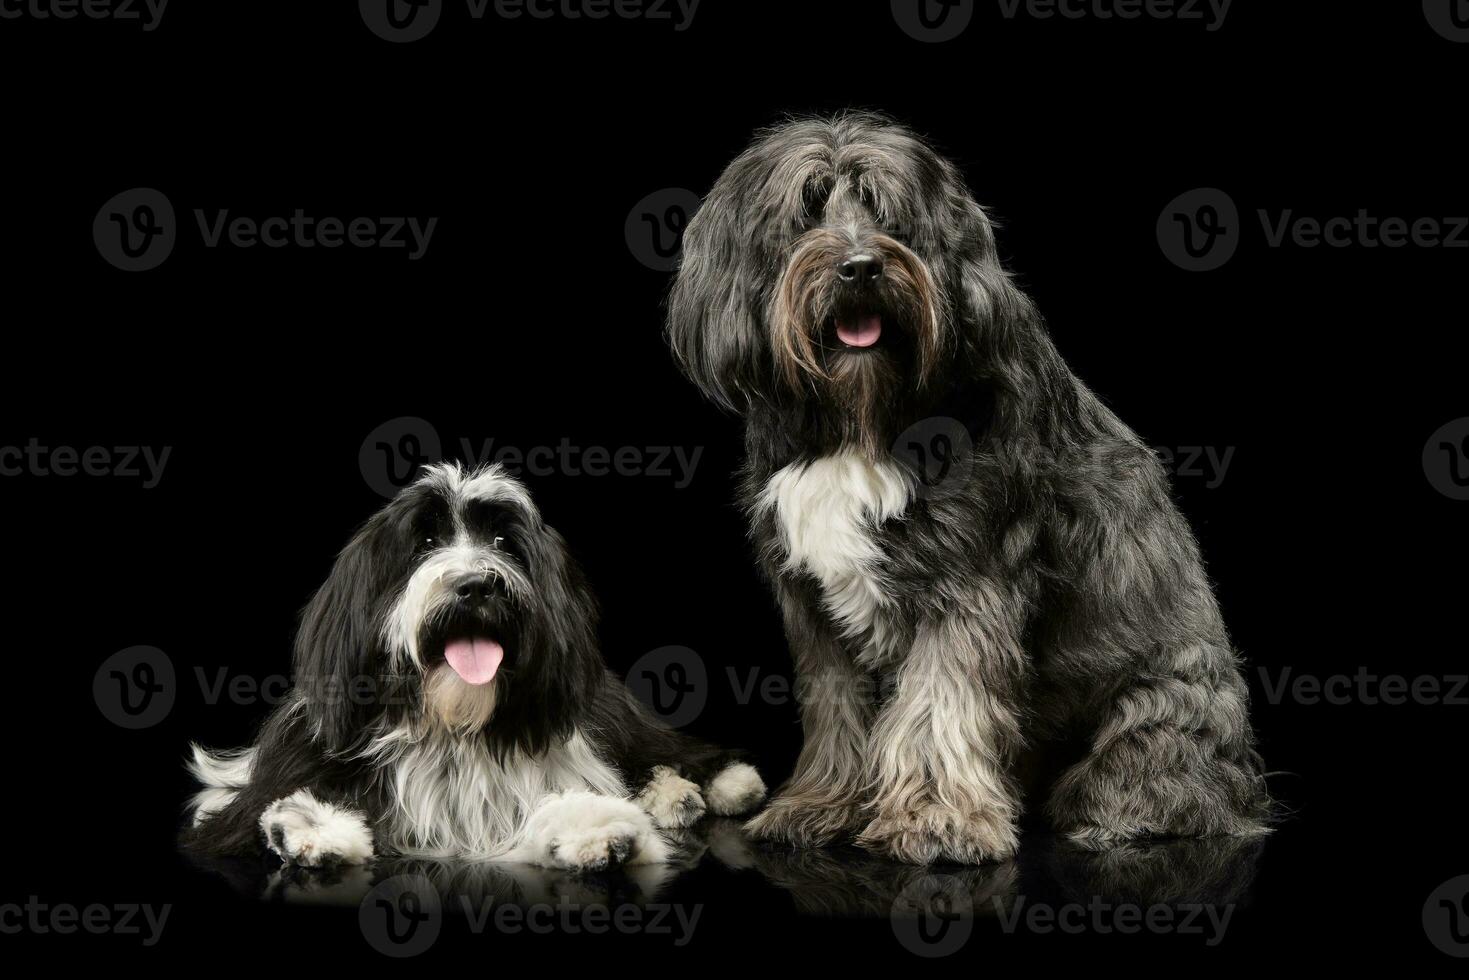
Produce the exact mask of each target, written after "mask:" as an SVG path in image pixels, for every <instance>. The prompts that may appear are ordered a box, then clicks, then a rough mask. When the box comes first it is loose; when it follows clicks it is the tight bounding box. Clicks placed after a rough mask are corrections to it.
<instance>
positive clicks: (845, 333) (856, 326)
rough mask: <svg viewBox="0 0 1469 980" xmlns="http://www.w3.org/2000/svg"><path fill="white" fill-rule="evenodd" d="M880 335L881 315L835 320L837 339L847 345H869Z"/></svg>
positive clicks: (875, 341)
mask: <svg viewBox="0 0 1469 980" xmlns="http://www.w3.org/2000/svg"><path fill="white" fill-rule="evenodd" d="M881 336H882V317H880V316H878V315H877V314H875V313H874V314H872V315H870V316H864V317H858V318H857V321H856V322H855V323H854V322H852V321H851V320H838V321H837V339H838V340H840V341H841V342H842V343H844V344H846V345H847V346H848V347H871V346H872V345H873V344H875V343H877V338H878V337H881Z"/></svg>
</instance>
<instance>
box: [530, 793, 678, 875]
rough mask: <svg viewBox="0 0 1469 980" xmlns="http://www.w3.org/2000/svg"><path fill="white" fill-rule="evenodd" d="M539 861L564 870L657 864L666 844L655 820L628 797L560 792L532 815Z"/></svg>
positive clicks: (665, 854)
mask: <svg viewBox="0 0 1469 980" xmlns="http://www.w3.org/2000/svg"><path fill="white" fill-rule="evenodd" d="M529 829H530V833H531V835H532V838H533V839H534V840H535V841H537V842H538V843H537V846H536V850H537V851H538V853H537V855H536V860H537V863H540V864H543V865H545V866H546V867H550V868H561V869H563V870H566V871H578V872H585V871H605V870H607V869H608V868H613V867H617V866H618V865H624V864H627V865H638V864H661V863H664V862H666V861H667V860H668V844H667V842H665V841H664V840H663V838H662V837H660V836H659V835H658V831H657V830H656V829H655V828H654V826H653V820H652V818H651V817H650V816H648V814H647V813H645V812H643V810H642V809H641V808H640V807H638V806H637V804H635V803H633V802H632V801H631V800H620V799H617V798H615V797H611V796H600V795H598V794H596V793H587V792H573V793H563V794H561V795H560V796H553V797H550V798H548V799H547V800H545V801H544V802H543V803H542V804H541V806H540V807H539V808H538V809H537V810H536V812H535V813H534V814H533V815H532V817H531V826H530V828H529Z"/></svg>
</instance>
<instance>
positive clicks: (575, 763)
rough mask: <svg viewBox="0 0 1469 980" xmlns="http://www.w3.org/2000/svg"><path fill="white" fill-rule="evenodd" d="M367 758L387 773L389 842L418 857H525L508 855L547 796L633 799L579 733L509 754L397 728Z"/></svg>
mask: <svg viewBox="0 0 1469 980" xmlns="http://www.w3.org/2000/svg"><path fill="white" fill-rule="evenodd" d="M368 757H369V758H371V759H372V760H373V761H374V763H375V764H376V765H378V766H380V767H381V768H382V770H383V775H384V777H385V778H386V779H387V790H388V794H389V797H390V800H391V804H392V806H391V810H390V812H389V814H388V822H389V833H390V834H391V840H390V841H389V843H390V844H391V845H392V846H393V847H394V848H395V849H397V850H398V851H401V852H402V853H403V854H405V855H410V856H414V857H437V858H451V857H460V858H480V859H494V858H503V859H506V860H518V859H517V858H507V857H506V855H507V854H509V853H510V852H511V851H513V850H515V849H516V848H518V847H519V846H520V844H521V841H522V838H523V835H524V834H525V832H526V829H525V828H526V823H527V820H528V819H529V817H530V815H531V813H532V812H533V811H534V810H535V808H536V807H537V806H539V804H540V801H541V800H543V799H544V798H545V797H546V796H548V795H552V794H560V793H565V792H572V791H590V792H593V793H598V794H601V795H604V796H610V797H617V798H621V799H622V800H623V801H624V802H626V797H627V795H628V794H627V788H626V787H625V786H624V785H623V782H622V778H621V777H620V776H619V775H618V774H617V772H616V770H614V769H612V768H611V767H610V766H608V765H607V764H606V763H605V762H603V761H602V759H601V758H600V757H599V756H598V755H597V753H596V752H595V751H593V749H592V746H591V744H590V743H588V742H587V740H586V739H585V738H583V737H582V736H581V735H580V734H579V733H578V734H574V735H573V736H572V737H571V738H569V739H568V740H566V741H565V742H563V743H561V744H560V745H556V746H553V747H552V748H550V749H548V750H547V751H545V752H543V753H541V754H540V755H538V756H534V757H532V756H527V755H525V754H524V753H521V752H513V753H511V754H510V755H509V756H508V757H506V758H505V759H504V760H503V761H502V760H498V759H496V758H494V757H493V756H492V755H491V754H490V752H489V750H488V749H487V748H486V746H485V744H484V741H483V740H482V739H465V738H458V737H455V736H453V735H450V734H449V733H448V732H446V731H444V730H443V729H435V730H433V731H432V732H430V733H428V734H422V733H416V732H414V731H412V730H411V729H408V728H398V729H394V730H393V731H391V732H388V733H387V734H385V735H383V736H382V737H380V738H379V739H378V740H377V741H376V742H375V743H374V744H373V746H372V748H371V749H370V750H369V753H368ZM629 805H631V804H629Z"/></svg>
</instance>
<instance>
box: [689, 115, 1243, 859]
mask: <svg viewBox="0 0 1469 980" xmlns="http://www.w3.org/2000/svg"><path fill="white" fill-rule="evenodd" d="M668 307H669V312H668V324H667V336H668V340H669V343H670V345H671V347H672V349H673V351H674V353H675V355H676V357H677V359H678V361H679V363H680V364H681V366H682V368H683V370H684V371H685V372H686V373H687V375H688V376H689V377H690V378H691V379H692V380H693V381H694V382H695V383H696V384H697V385H698V386H699V387H700V388H701V389H702V390H703V392H704V393H705V394H706V395H707V396H708V397H710V398H711V399H713V400H714V401H715V402H717V403H718V404H720V405H721V406H724V407H725V408H727V409H729V410H732V411H734V412H737V413H739V414H740V415H742V416H743V418H744V420H745V423H746V439H745V442H746V450H747V455H746V460H745V463H744V467H743V471H742V474H741V476H742V490H741V496H742V499H743V504H744V508H745V510H746V511H747V512H748V516H749V520H750V523H751V528H752V534H753V537H754V540H755V542H756V545H757V549H758V555H759V562H760V565H761V568H762V570H763V572H764V574H765V576H766V577H767V578H768V579H769V581H770V583H771V584H772V586H773V589H774V592H775V595H776V599H777V601H778V603H779V605H780V608H781V611H782V614H783V617H784V621H785V629H786V635H787V638H788V641H789V644H790V647H791V652H792V655H793V656H794V659H795V664H796V671H797V675H798V680H799V682H800V686H801V690H802V691H803V692H804V694H803V697H802V699H801V701H802V704H801V710H802V724H803V727H804V733H805V743H804V747H803V749H802V752H801V755H800V757H799V760H798V762H797V763H796V768H795V772H794V774H793V775H792V776H791V778H790V780H789V782H788V783H787V784H786V785H785V786H784V787H783V789H782V790H781V791H780V792H779V793H778V794H777V795H776V796H775V798H774V799H773V800H772V801H771V804H770V806H769V808H768V809H766V810H765V811H764V812H763V813H761V814H760V815H759V816H757V817H756V818H755V819H754V820H753V821H751V822H750V824H749V829H750V830H751V832H752V833H753V834H755V835H756V836H757V837H761V838H767V839H770V840H775V841H783V842H788V843H791V844H796V845H820V844H826V843H829V842H832V841H836V840H840V839H852V840H855V841H856V843H858V844H860V845H862V846H864V847H867V848H870V849H872V850H873V851H875V852H877V853H880V854H884V855H888V856H891V857H895V858H898V859H901V860H904V861H910V862H928V861H932V860H935V859H949V860H953V861H959V862H966V863H978V862H984V861H990V860H998V859H1003V858H1006V857H1008V856H1010V855H1011V854H1012V853H1014V851H1015V849H1016V846H1017V817H1018V815H1019V813H1020V810H1021V799H1020V795H1021V794H1020V788H1019V783H1020V780H1019V778H1018V775H1017V759H1018V758H1019V757H1020V755H1021V750H1022V748H1024V747H1026V746H1028V745H1032V744H1034V743H1036V742H1039V741H1043V740H1049V741H1052V742H1054V743H1060V744H1064V743H1065V742H1066V741H1067V740H1068V739H1069V740H1071V741H1072V742H1073V743H1080V744H1081V745H1083V746H1084V748H1083V750H1082V751H1081V753H1079V754H1078V758H1076V759H1075V761H1074V764H1072V765H1070V766H1069V768H1065V770H1064V771H1063V772H1062V773H1061V774H1060V775H1059V778H1058V779H1056V780H1055V781H1054V784H1053V786H1052V788H1051V791H1050V794H1049V800H1048V803H1047V806H1046V810H1047V813H1048V814H1049V817H1050V819H1051V821H1052V823H1053V824H1054V826H1055V827H1056V828H1058V829H1059V830H1061V831H1064V832H1065V833H1066V834H1068V835H1070V836H1071V837H1072V838H1074V839H1076V840H1077V841H1080V842H1083V843H1090V844H1095V845H1099V846H1105V845H1108V844H1112V843H1115V842H1120V841H1127V840H1133V839H1137V838H1145V837H1168V836H1184V837H1195V836H1198V837H1204V836H1213V835H1253V834H1258V833H1261V832H1263V831H1264V830H1265V826H1266V825H1265V820H1266V817H1267V815H1268V810H1269V802H1268V798H1267V795H1266V790H1265V786H1264V779H1263V776H1262V773H1261V766H1260V760H1259V757H1258V756H1257V754H1256V751H1255V747H1254V736H1253V733H1252V730H1251V726H1250V719H1249V713H1248V710H1247V697H1248V692H1247V689H1246V686H1245V683H1244V681H1243V679H1242V677H1241V674H1240V665H1239V662H1238V659H1237V657H1236V655H1235V653H1234V651H1233V649H1232V648H1231V645H1230V641H1229V637H1228V635H1227V633H1226V631H1225V627H1224V624H1223V622H1222V620H1221V618H1220V614H1219V609H1218V606H1217V604H1216V602H1215V599H1214V596H1213V594H1212V591H1211V586H1210V583H1209V581H1208V579H1207V578H1206V576H1205V574H1204V566H1203V563H1202V561H1201V559H1200V556H1199V550H1198V546H1197V544H1196V542H1195V540H1194V537H1193V534H1192V533H1191V531H1190V529H1189V527H1188V525H1187V523H1186V522H1185V520H1184V519H1183V517H1182V516H1181V515H1180V514H1179V512H1178V509H1177V508H1176V507H1175V506H1174V504H1173V501H1172V499H1171V497H1170V492H1169V486H1168V481H1167V478H1166V475H1165V473H1164V471H1163V468H1162V467H1161V466H1160V464H1159V462H1158V460H1157V459H1156V458H1155V457H1154V455H1153V454H1152V453H1151V452H1150V451H1149V450H1148V448H1147V447H1146V446H1145V445H1144V444H1143V442H1142V441H1141V440H1140V439H1139V438H1138V437H1137V436H1136V435H1135V434H1134V433H1133V432H1132V431H1130V430H1129V429H1128V428H1127V426H1125V425H1124V424H1123V423H1122V422H1121V421H1119V420H1118V419H1117V417H1116V416H1115V415H1113V414H1112V412H1111V411H1109V410H1108V409H1107V408H1106V406H1104V405H1103V404H1102V403H1101V401H1099V400H1098V399H1097V398H1096V396H1094V395H1093V394H1092V393H1091V391H1089V390H1088V389H1087V387H1086V386H1085V385H1084V384H1082V383H1081V382H1080V381H1079V380H1077V378H1076V377H1075V376H1074V375H1073V374H1072V373H1071V371H1070V370H1069V369H1068V368H1067V366H1066V364H1065V363H1064V362H1063V361H1062V359H1061V356H1060V354H1059V353H1058V352H1057V350H1056V348H1055V346H1054V345H1053V344H1052V342H1051V340H1050V338H1049V336H1048V334H1047V331H1046V329H1045V326H1044V324H1043V323H1042V320H1041V318H1040V316H1039V315H1038V314H1037V312H1036V310H1035V309H1034V307H1033V306H1032V304H1031V302H1030V301H1029V300H1028V299H1027V298H1026V296H1025V295H1023V294H1022V293H1021V292H1020V291H1019V289H1017V288H1016V287H1015V285H1014V284H1013V283H1012V282H1011V280H1010V277H1009V275H1008V274H1007V273H1006V272H1005V270H1004V269H1003V268H1002V267H1001V265H1000V262H999V259H998V257H997V254H996V248H995V237H994V234H993V232H992V230H991V227H990V222H989V220H988V218H987V217H986V215H985V212H984V211H983V210H982V209H981V208H980V206H979V205H978V204H976V203H975V201H974V199H973V198H972V197H971V196H970V193H969V191H968V190H967V188H966V187H965V185H964V182H963V179H962V176H961V174H960V172H959V171H958V169H957V168H956V167H955V166H954V165H953V164H951V163H950V162H949V161H947V160H946V159H944V158H943V157H942V156H940V155H939V154H938V153H937V152H935V151H934V150H933V149H932V148H931V147H930V146H928V145H927V144H926V143H925V142H924V141H922V140H921V139H919V138H918V137H916V136H915V135H914V134H913V133H911V132H910V131H909V130H907V129H905V128H904V127H902V126H900V125H897V124H895V123H893V122H892V121H890V120H888V119H886V118H884V117H881V116H877V115H872V114H865V113H849V114H844V115H840V116H837V117H835V118H805V119H797V120H794V121H791V122H788V123H786V124H784V125H780V126H778V127H776V128H774V129H772V130H770V131H768V132H765V133H763V134H761V135H760V136H759V137H758V138H757V139H756V141H755V142H754V144H753V145H752V146H751V147H750V148H749V149H747V150H746V151H745V152H744V153H742V154H741V155H740V156H739V157H738V158H736V159H735V160H734V162H732V163H731V164H730V165H729V167H728V168H727V169H726V170H725V172H724V174H723V175H722V176H721V177H720V178H719V179H718V181H717V182H716V183H715V185H714V188H713V190H712V191H710V193H709V195H708V196H707V197H706V198H705V200H704V202H703V204H702V205H701V207H700V208H699V210H698V212H697V214H696V215H695V217H694V218H693V219H692V220H691V221H690V223H689V225H688V228H687V230H686V233H685V235H684V240H683V254H682V257H681V260H680V266H679V270H678V273H677V278H676V280H675V282H674V284H673V289H672V292H671V295H670V297H669V303H668ZM926 434H933V435H934V436H935V437H934V438H932V439H929V438H927V437H926ZM938 436H941V437H942V438H938ZM930 443H931V444H930ZM915 444H916V446H917V449H916V451H915V449H914V446H915ZM935 458H939V459H940V460H941V461H942V462H944V463H945V465H946V467H947V469H948V471H949V472H948V474H947V476H946V477H945V478H944V479H942V480H939V481H937V482H934V481H933V480H932V479H931V476H932V470H933V467H932V466H931V465H930V464H931V463H932V462H933V461H934V459H935ZM930 484H932V485H930Z"/></svg>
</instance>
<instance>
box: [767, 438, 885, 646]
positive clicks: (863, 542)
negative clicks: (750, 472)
mask: <svg viewBox="0 0 1469 980" xmlns="http://www.w3.org/2000/svg"><path fill="white" fill-rule="evenodd" d="M911 499H912V483H911V482H910V480H909V478H908V476H907V474H906V473H904V472H903V471H902V470H901V469H899V468H898V466H897V465H896V464H894V463H888V462H874V461H872V460H869V459H866V458H865V457H863V456H860V455H858V454H856V453H838V454H836V455H834V456H823V457H822V458H821V459H818V460H814V461H813V462H810V463H793V464H791V465H790V466H787V467H785V468H783V469H781V470H779V471H778V472H776V473H775V475H773V476H772V477H771V478H770V480H769V482H767V483H766V484H765V489H764V491H762V493H761V495H760V506H761V507H762V508H768V509H770V510H772V511H773V512H774V516H775V521H776V525H777V527H778V528H779V530H780V536H781V543H782V545H783V546H784V548H785V553H786V560H785V567H786V568H788V569H790V570H792V571H806V572H809V573H810V574H811V575H813V576H814V577H815V578H816V580H817V581H818V582H819V583H820V584H821V589H822V593H823V595H824V598H825V602H826V608H827V611H828V612H829V613H830V614H831V616H832V618H833V619H834V620H835V621H836V622H837V623H838V625H839V626H840V627H841V628H842V631H843V633H845V634H846V635H848V636H851V637H860V636H864V635H868V634H869V633H870V638H871V640H872V642H873V644H874V645H876V646H878V647H880V646H881V645H882V640H883V634H884V633H885V630H884V629H883V627H884V623H883V617H882V615H881V613H882V610H883V608H884V607H885V606H887V605H888V604H889V598H888V596H887V595H886V594H885V593H884V591H883V589H882V587H881V582H880V580H879V569H880V566H881V564H882V561H883V557H884V556H883V553H882V549H881V548H880V547H879V546H878V544H877V542H876V534H875V531H876V528H877V526H878V525H880V524H881V523H882V522H883V521H885V520H887V519H889V518H892V517H897V516H899V515H901V514H902V513H903V511H904V510H905V509H906V508H907V506H908V502H909V500H911Z"/></svg>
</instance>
